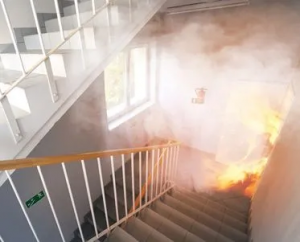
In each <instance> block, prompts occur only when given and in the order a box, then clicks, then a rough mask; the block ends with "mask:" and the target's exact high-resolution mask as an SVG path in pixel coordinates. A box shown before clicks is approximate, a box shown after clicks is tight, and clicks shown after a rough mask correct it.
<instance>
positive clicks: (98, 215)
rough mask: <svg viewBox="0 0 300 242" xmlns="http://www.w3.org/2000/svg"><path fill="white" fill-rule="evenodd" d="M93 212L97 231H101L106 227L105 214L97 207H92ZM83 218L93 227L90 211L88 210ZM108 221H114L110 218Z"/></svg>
mask: <svg viewBox="0 0 300 242" xmlns="http://www.w3.org/2000/svg"><path fill="white" fill-rule="evenodd" d="M94 213H95V219H96V224H97V229H98V232H102V231H103V230H105V229H107V225H106V219H105V214H104V212H103V211H102V210H100V209H99V208H94ZM85 220H86V221H88V222H89V223H90V224H91V225H92V227H93V229H94V222H93V218H92V213H91V212H89V213H88V214H87V215H85ZM108 222H109V224H113V223H114V221H112V220H111V219H110V218H108Z"/></svg>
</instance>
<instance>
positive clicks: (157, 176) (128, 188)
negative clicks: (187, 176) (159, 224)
mask: <svg viewBox="0 0 300 242" xmlns="http://www.w3.org/2000/svg"><path fill="white" fill-rule="evenodd" d="M179 147H180V144H179V143H178V142H176V141H172V142H171V141H170V142H168V143H167V144H163V145H156V146H148V147H142V148H133V149H122V150H112V151H103V152H94V153H85V154H77V155H69V156H57V157H44V158H33V159H30V158H28V159H22V160H8V161H3V162H1V163H0V171H1V170H2V171H5V174H6V176H7V178H8V181H9V183H10V185H11V189H12V190H13V192H14V194H15V196H16V199H17V201H18V203H19V205H20V207H21V210H22V213H23V214H24V216H25V218H26V220H27V223H28V225H29V228H30V230H31V232H32V234H33V236H34V238H35V240H36V241H40V239H39V236H38V232H39V231H37V230H36V228H35V225H34V223H33V222H32V220H31V218H30V216H29V214H28V212H27V209H26V207H25V206H24V202H23V201H22V199H21V198H20V195H19V192H18V188H17V187H16V185H15V183H14V181H13V177H12V176H11V175H10V170H12V169H17V170H20V169H22V168H28V167H33V168H34V167H36V168H37V173H38V175H39V177H40V180H41V184H42V187H43V189H44V191H45V194H46V197H47V200H48V202H49V207H50V209H51V213H52V215H53V218H54V221H55V224H56V226H57V230H58V232H59V234H60V237H61V241H68V240H69V239H70V238H66V234H71V233H70V232H72V231H63V228H62V226H61V224H60V221H59V217H58V214H57V211H56V209H55V206H54V204H55V203H56V204H57V203H59V201H57V197H56V201H55V203H53V199H52V194H51V193H50V192H49V190H48V185H47V184H48V182H47V181H46V179H45V178H44V175H43V172H42V169H41V167H42V166H47V165H53V164H61V166H62V167H61V169H62V172H63V176H64V180H65V184H66V186H67V190H68V196H69V198H70V201H71V204H72V209H73V212H74V219H75V221H76V224H77V227H78V228H79V234H80V236H81V238H82V241H83V242H84V241H88V242H92V241H96V240H97V239H99V238H101V237H103V236H107V235H108V234H109V233H110V231H111V230H112V229H114V228H115V227H117V226H120V225H121V224H122V223H124V222H125V221H126V220H127V219H129V218H130V217H132V216H134V215H135V214H136V213H138V212H139V211H140V210H141V209H143V208H145V207H146V206H149V205H151V203H153V202H154V201H155V200H156V199H158V198H159V197H161V196H162V195H163V194H165V193H166V192H168V191H169V190H170V189H171V188H172V187H173V186H174V178H175V175H176V171H177V164H178V154H179ZM126 159H127V162H125V160H126ZM117 160H118V161H121V162H117ZM79 161H80V163H81V171H82V174H83V182H84V184H85V190H86V193H82V194H81V196H86V197H87V199H88V203H89V209H90V211H91V216H92V221H91V222H90V223H91V224H92V226H93V228H94V232H95V236H94V237H93V238H88V239H85V238H84V233H83V230H82V228H81V225H80V219H81V218H83V217H84V214H80V212H79V211H82V210H80V209H79V206H80V204H76V201H75V199H74V196H73V189H75V188H74V187H72V186H71V183H70V179H69V174H68V171H67V167H66V163H67V162H77V163H78V162H79ZM150 161H151V162H150ZM90 162H91V163H95V164H96V165H97V166H98V174H99V178H100V188H101V189H100V190H101V193H99V194H97V195H99V196H102V201H103V210H104V211H103V212H104V217H101V218H96V213H95V211H94V209H95V208H94V205H93V200H92V195H91V190H90V185H91V184H90V181H91V177H89V174H88V172H87V169H86V165H87V164H89V163H90ZM103 162H109V163H110V166H108V167H107V166H106V170H103ZM117 164H120V167H117V166H116V165H117ZM136 166H137V167H136ZM107 169H108V170H107ZM116 170H118V171H120V172H118V173H115V172H116ZM103 172H105V174H107V173H109V174H111V181H110V182H109V183H107V182H106V183H105V181H104V179H103ZM116 174H117V176H118V177H116ZM143 177H144V179H143ZM117 179H119V180H120V181H122V184H119V183H117ZM135 179H138V182H136V181H135ZM128 181H130V183H128ZM95 182H97V181H95ZM107 184H110V185H111V184H112V186H113V194H114V198H113V199H114V204H113V205H112V204H110V206H114V209H115V214H116V218H115V221H114V222H113V224H110V221H111V220H112V219H113V218H110V219H109V217H110V214H109V210H108V208H107V206H108V204H107V200H106V196H108V195H107V194H106V186H105V185H107ZM136 184H138V188H137V187H135V185H136ZM60 186H64V184H60ZM60 186H59V187H60ZM117 187H118V188H119V189H122V190H123V194H122V195H124V201H121V202H124V205H125V206H124V207H125V215H124V216H121V214H120V213H119V211H120V208H119V202H120V201H119V199H118V189H117ZM57 189H59V188H57ZM137 191H138V196H136V194H137ZM119 192H120V191H119ZM129 192H131V193H132V197H129V196H128V193H129ZM130 200H132V201H131V202H132V207H131V208H130V207H128V202H129V201H130ZM97 219H102V220H103V221H105V224H106V228H102V230H101V232H99V231H98V226H97ZM41 222H42V221H41ZM16 224H17V221H16ZM74 229H76V228H74ZM2 236H3V235H2ZM4 240H7V241H10V238H8V237H4V238H3V239H2V238H1V237H0V241H1V242H3V241H4Z"/></svg>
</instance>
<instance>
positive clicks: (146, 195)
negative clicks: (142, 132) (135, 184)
mask: <svg viewBox="0 0 300 242" xmlns="http://www.w3.org/2000/svg"><path fill="white" fill-rule="evenodd" d="M148 158H149V151H148V150H147V151H146V174H145V177H146V179H148V176H149V174H148V165H149V162H148ZM146 182H147V180H146ZM148 187H149V185H148V184H146V193H145V203H147V202H148Z"/></svg>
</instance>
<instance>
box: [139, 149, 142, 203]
mask: <svg viewBox="0 0 300 242" xmlns="http://www.w3.org/2000/svg"><path fill="white" fill-rule="evenodd" d="M139 183H140V184H139V185H140V194H141V193H142V153H141V152H139ZM141 206H142V196H140V207H141Z"/></svg>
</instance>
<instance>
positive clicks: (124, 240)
mask: <svg viewBox="0 0 300 242" xmlns="http://www.w3.org/2000/svg"><path fill="white" fill-rule="evenodd" d="M105 242H138V241H137V240H136V239H135V238H134V237H133V236H131V235H130V234H128V233H127V232H126V231H124V230H123V229H121V228H120V227H116V228H115V229H114V230H113V231H112V233H111V234H110V235H109V236H108V238H107V239H106V240H105Z"/></svg>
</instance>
